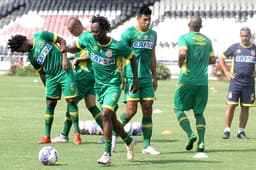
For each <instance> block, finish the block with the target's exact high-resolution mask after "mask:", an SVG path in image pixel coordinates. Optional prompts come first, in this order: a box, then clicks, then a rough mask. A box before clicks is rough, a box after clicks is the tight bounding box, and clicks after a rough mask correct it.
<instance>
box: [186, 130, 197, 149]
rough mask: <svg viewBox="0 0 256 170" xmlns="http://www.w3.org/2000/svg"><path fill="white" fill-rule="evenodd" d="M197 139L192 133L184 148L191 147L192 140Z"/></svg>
mask: <svg viewBox="0 0 256 170" xmlns="http://www.w3.org/2000/svg"><path fill="white" fill-rule="evenodd" d="M196 140H197V138H196V136H195V135H194V134H192V135H191V136H190V137H189V139H188V144H187V146H186V150H187V151H190V150H191V149H192V148H193V144H194V142H195V141H196Z"/></svg>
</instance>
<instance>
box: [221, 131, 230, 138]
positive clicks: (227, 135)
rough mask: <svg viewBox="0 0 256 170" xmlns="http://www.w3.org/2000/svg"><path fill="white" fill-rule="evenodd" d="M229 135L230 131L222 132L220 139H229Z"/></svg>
mask: <svg viewBox="0 0 256 170" xmlns="http://www.w3.org/2000/svg"><path fill="white" fill-rule="evenodd" d="M229 137H230V132H228V131H226V132H224V134H223V136H222V139H229Z"/></svg>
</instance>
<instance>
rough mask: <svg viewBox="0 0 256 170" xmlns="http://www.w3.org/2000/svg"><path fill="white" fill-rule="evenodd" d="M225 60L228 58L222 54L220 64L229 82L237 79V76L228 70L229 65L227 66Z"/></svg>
mask: <svg viewBox="0 0 256 170" xmlns="http://www.w3.org/2000/svg"><path fill="white" fill-rule="evenodd" d="M225 59H226V56H225V55H224V54H221V55H220V56H219V64H220V66H221V68H222V70H223V72H224V73H225V75H226V76H227V78H228V80H231V79H233V78H234V77H235V74H234V73H231V72H230V71H229V70H228V68H227V65H226V62H225Z"/></svg>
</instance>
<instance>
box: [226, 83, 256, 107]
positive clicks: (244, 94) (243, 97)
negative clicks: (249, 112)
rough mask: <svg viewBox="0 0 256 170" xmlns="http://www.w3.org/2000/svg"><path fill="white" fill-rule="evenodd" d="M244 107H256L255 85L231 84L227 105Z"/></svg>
mask: <svg viewBox="0 0 256 170" xmlns="http://www.w3.org/2000/svg"><path fill="white" fill-rule="evenodd" d="M239 100H240V105H242V106H256V105H255V104H254V101H255V88H254V85H253V86H252V85H248V86H241V85H238V84H235V83H232V82H231V83H230V84H229V89H228V96H227V103H228V104H238V102H239Z"/></svg>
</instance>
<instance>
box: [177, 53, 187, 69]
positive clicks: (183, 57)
mask: <svg viewBox="0 0 256 170" xmlns="http://www.w3.org/2000/svg"><path fill="white" fill-rule="evenodd" d="M186 58H187V50H186V49H185V48H181V49H180V50H179V59H178V65H179V67H180V68H181V67H182V64H183V63H184V61H185V60H186Z"/></svg>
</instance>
